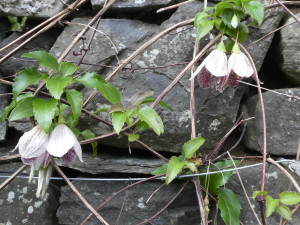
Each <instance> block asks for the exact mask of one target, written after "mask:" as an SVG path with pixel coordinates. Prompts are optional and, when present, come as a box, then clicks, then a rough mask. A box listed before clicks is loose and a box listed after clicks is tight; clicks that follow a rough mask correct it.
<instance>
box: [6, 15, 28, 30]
mask: <svg viewBox="0 0 300 225" xmlns="http://www.w3.org/2000/svg"><path fill="white" fill-rule="evenodd" d="M7 18H8V20H9V22H10V25H11V30H12V31H19V32H21V31H22V30H23V29H24V27H25V25H26V20H27V17H26V16H25V17H22V20H21V23H19V20H18V18H17V17H16V16H7Z"/></svg>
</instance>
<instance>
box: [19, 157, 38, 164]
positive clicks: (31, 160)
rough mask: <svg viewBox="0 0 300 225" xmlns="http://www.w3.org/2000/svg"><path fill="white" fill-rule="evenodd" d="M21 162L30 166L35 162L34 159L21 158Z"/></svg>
mask: <svg viewBox="0 0 300 225" xmlns="http://www.w3.org/2000/svg"><path fill="white" fill-rule="evenodd" d="M21 159H22V162H23V163H24V164H26V165H31V164H32V163H34V162H35V161H36V157H33V158H21Z"/></svg>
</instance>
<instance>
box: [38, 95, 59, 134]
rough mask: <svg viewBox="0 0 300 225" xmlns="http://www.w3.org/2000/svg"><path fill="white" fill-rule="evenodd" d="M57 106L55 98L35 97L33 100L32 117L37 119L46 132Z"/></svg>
mask: <svg viewBox="0 0 300 225" xmlns="http://www.w3.org/2000/svg"><path fill="white" fill-rule="evenodd" d="M56 106H57V100H56V99H53V98H51V99H49V100H45V99H36V100H34V101H33V112H34V117H35V119H36V120H37V121H38V123H39V125H40V127H41V128H42V129H43V130H44V131H45V132H46V133H49V131H50V128H51V125H52V119H53V117H54V115H55V111H56Z"/></svg>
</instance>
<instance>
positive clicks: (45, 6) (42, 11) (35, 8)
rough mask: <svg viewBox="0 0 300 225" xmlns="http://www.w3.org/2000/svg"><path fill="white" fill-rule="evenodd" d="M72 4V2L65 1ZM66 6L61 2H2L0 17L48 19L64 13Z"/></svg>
mask: <svg viewBox="0 0 300 225" xmlns="http://www.w3.org/2000/svg"><path fill="white" fill-rule="evenodd" d="M64 2H65V3H67V4H68V3H70V2H71V1H70V0H66V1H64ZM64 8H66V6H65V5H64V4H63V3H62V2H61V1H55V0H50V1H49V0H41V1H37V0H34V1H27V0H16V1H11V0H2V1H1V2H0V16H7V15H11V16H27V17H34V18H48V17H52V16H54V15H55V14H57V13H59V12H60V11H62V10H63V9H64Z"/></svg>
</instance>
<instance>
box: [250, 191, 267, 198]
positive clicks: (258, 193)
mask: <svg viewBox="0 0 300 225" xmlns="http://www.w3.org/2000/svg"><path fill="white" fill-rule="evenodd" d="M267 194H268V192H267V191H254V192H253V195H252V198H253V199H255V198H256V197H257V196H259V195H267Z"/></svg>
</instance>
